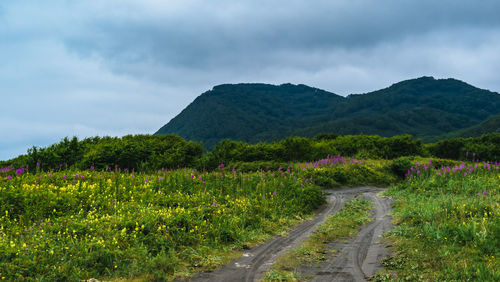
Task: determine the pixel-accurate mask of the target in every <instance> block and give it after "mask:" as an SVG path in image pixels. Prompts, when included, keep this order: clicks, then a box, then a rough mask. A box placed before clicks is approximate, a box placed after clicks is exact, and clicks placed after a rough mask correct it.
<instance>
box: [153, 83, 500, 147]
mask: <svg viewBox="0 0 500 282" xmlns="http://www.w3.org/2000/svg"><path fill="white" fill-rule="evenodd" d="M499 109H500V95H499V94H498V93H493V92H490V91H487V90H481V89H478V88H475V87H473V86H471V85H469V84H466V83H464V82H462V81H458V80H454V79H439V80H436V79H434V78H432V77H422V78H418V79H412V80H407V81H403V82H399V83H396V84H394V85H392V86H390V87H388V88H385V89H382V90H378V91H375V92H371V93H367V94H360V95H350V96H348V97H346V98H344V97H342V96H339V95H335V94H333V93H329V92H326V91H323V90H320V89H316V88H312V87H309V86H305V85H292V84H283V85H279V86H275V85H267V84H235V85H220V86H216V87H214V88H213V89H212V90H210V91H208V92H205V93H203V94H202V95H201V96H199V97H198V98H196V99H195V100H194V101H193V102H192V103H191V104H190V105H189V106H188V107H187V108H186V109H184V110H183V111H182V112H181V113H180V114H179V115H178V116H176V117H175V118H173V119H172V120H171V121H170V122H169V123H167V124H166V125H165V126H163V127H162V128H161V129H159V130H158V132H156V134H168V133H173V134H177V135H180V136H182V137H184V138H186V139H189V140H195V141H201V142H203V144H204V146H205V147H206V148H208V149H211V148H212V147H213V146H215V145H216V144H217V143H218V142H219V141H221V140H223V139H231V140H238V141H244V142H249V143H257V142H260V141H265V142H270V141H274V140H279V139H283V138H286V137H288V136H304V137H313V136H315V135H317V134H319V133H322V132H328V133H335V134H341V135H346V134H376V135H380V136H386V137H389V136H394V135H400V134H411V135H413V136H415V137H418V138H422V140H424V141H426V142H427V141H436V140H437V136H441V135H442V134H444V133H450V132H455V131H457V130H461V129H465V128H469V127H471V126H475V125H478V124H479V123H481V122H483V121H485V120H486V119H488V118H490V117H492V116H494V115H497V114H499ZM481 128H482V130H485V131H483V132H481V134H483V133H489V132H494V131H495V130H498V128H494V127H490V126H481ZM490 129H491V130H492V131H489V130H490ZM459 136H462V135H454V136H453V137H459Z"/></svg>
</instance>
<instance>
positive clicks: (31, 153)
mask: <svg viewBox="0 0 500 282" xmlns="http://www.w3.org/2000/svg"><path fill="white" fill-rule="evenodd" d="M499 144H500V133H490V134H485V135H483V136H480V137H471V138H452V139H445V140H440V141H438V142H436V143H431V144H423V143H422V141H421V140H420V139H415V138H413V137H412V136H410V135H399V136H393V137H380V136H377V135H346V136H339V135H336V134H319V135H317V136H316V137H314V138H305V137H288V138H285V139H282V140H279V141H275V142H268V143H265V142H261V143H257V144H249V143H245V142H241V141H234V140H228V139H226V140H223V141H220V142H219V143H218V144H217V145H216V146H215V147H214V148H213V150H212V151H206V150H205V149H204V146H203V143H202V142H195V141H186V140H184V139H183V138H181V137H179V136H177V135H172V134H169V135H127V136H124V137H91V138H85V139H83V140H78V138H77V137H73V138H67V137H66V138H64V139H62V140H61V141H60V142H59V143H55V144H53V145H50V146H48V147H45V148H41V147H35V146H34V147H32V148H30V149H28V151H27V153H26V154H24V155H20V156H18V157H16V158H14V159H11V160H8V161H1V162H0V167H6V166H13V167H16V168H18V167H24V168H26V169H28V170H31V171H34V170H36V169H42V170H51V169H54V170H58V169H67V168H70V167H75V168H79V169H88V168H93V169H115V168H120V169H125V168H126V169H129V170H132V169H134V170H141V171H145V170H155V169H161V168H165V169H174V168H179V167H193V168H199V169H213V168H216V167H217V166H219V165H220V164H221V163H224V164H232V163H242V162H243V163H248V162H263V161H267V162H279V163H286V162H303V161H313V160H317V159H321V158H325V157H326V156H328V155H330V156H331V155H342V156H344V157H355V158H359V159H361V158H367V159H396V158H399V157H404V156H424V157H425V156H432V157H439V158H446V159H453V160H466V159H467V160H471V159H473V158H474V159H480V160H487V161H497V160H500V145H499Z"/></svg>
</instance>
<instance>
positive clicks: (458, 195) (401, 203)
mask: <svg viewBox="0 0 500 282" xmlns="http://www.w3.org/2000/svg"><path fill="white" fill-rule="evenodd" d="M385 193H386V195H387V196H391V197H394V198H395V201H394V223H395V229H394V230H393V231H392V232H390V233H389V234H388V235H387V236H386V237H387V239H388V240H389V241H390V242H392V245H393V246H394V250H395V256H393V257H389V258H387V259H385V260H384V261H383V263H384V265H385V267H386V269H384V270H382V271H381V272H379V273H377V274H376V275H375V276H374V277H373V280H374V281H390V280H410V281H500V260H499V257H500V220H499V218H500V164H498V163H486V162H483V163H480V162H477V161H476V162H470V163H462V164H459V165H455V166H453V167H446V166H443V167H440V166H437V167H436V168H434V165H433V164H432V163H427V162H424V164H422V163H420V164H416V165H415V166H414V167H413V168H412V169H410V171H409V173H408V174H407V179H406V181H404V182H402V183H400V184H398V185H395V186H393V187H391V188H390V189H389V190H387V191H386V192H385Z"/></svg>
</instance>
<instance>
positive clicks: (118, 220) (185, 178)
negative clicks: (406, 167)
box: [0, 156, 393, 280]
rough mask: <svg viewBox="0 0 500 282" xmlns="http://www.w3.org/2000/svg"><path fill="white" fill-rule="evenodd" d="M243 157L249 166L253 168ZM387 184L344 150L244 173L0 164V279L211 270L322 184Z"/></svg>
mask: <svg viewBox="0 0 500 282" xmlns="http://www.w3.org/2000/svg"><path fill="white" fill-rule="evenodd" d="M251 166H252V164H249V166H247V167H251ZM352 175H358V177H357V181H358V182H357V183H356V184H359V185H362V184H376V183H377V182H379V183H381V185H383V184H384V183H387V182H388V181H390V180H389V179H390V178H391V177H393V176H392V175H391V173H390V169H389V168H388V162H387V161H382V162H381V161H364V160H363V161H361V160H355V159H346V158H342V157H340V156H336V157H330V158H327V159H324V160H320V161H317V162H312V163H301V164H288V165H287V168H286V169H282V168H280V167H278V168H269V167H264V168H263V169H258V170H256V171H253V172H252V171H249V172H241V171H239V170H237V169H234V168H230V167H225V166H224V165H223V164H221V165H220V166H219V168H218V169H217V170H215V171H212V172H201V171H196V170H195V169H177V170H158V171H155V172H153V173H137V172H134V171H127V170H125V171H123V170H120V169H118V168H115V169H114V170H105V171H97V170H94V169H93V168H90V169H88V170H84V171H76V170H62V171H48V172H47V171H41V170H37V171H36V172H34V173H29V172H27V171H26V170H24V169H22V168H21V169H14V168H12V167H6V168H3V169H1V170H0V202H1V203H2V205H1V206H0V278H1V279H6V280H13V279H21V280H22V279H38V280H66V279H69V280H79V279H80V280H81V279H89V278H99V279H120V278H126V279H135V278H138V279H144V280H151V279H174V278H176V277H187V276H190V275H192V274H193V273H194V272H196V271H200V270H206V269H213V268H215V267H217V266H220V265H222V264H224V263H227V262H228V261H229V260H230V259H231V258H234V257H235V256H238V255H239V252H238V250H241V249H245V248H247V247H249V246H250V245H252V244H256V243H258V242H262V241H263V240H265V239H268V238H269V237H270V236H273V235H276V234H279V233H281V232H283V231H285V230H287V229H289V228H290V227H291V226H292V225H294V224H296V223H298V222H299V221H301V220H303V219H304V218H306V217H307V216H309V215H310V214H311V213H312V212H313V211H314V210H315V209H316V208H317V207H319V206H320V205H321V204H323V203H324V202H325V198H324V197H323V195H322V192H321V186H328V187H332V186H340V185H346V184H352V183H355V181H354V180H352V179H351V178H352V177H351V176H352Z"/></svg>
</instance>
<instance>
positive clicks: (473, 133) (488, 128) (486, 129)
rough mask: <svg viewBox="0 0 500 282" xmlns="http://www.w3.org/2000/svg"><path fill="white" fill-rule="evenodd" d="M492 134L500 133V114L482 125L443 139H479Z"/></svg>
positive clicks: (454, 133) (447, 135) (451, 134)
mask: <svg viewBox="0 0 500 282" xmlns="http://www.w3.org/2000/svg"><path fill="white" fill-rule="evenodd" d="M492 132H500V114H498V115H495V116H493V117H490V118H488V119H487V120H485V121H483V122H481V123H480V124H477V125H474V126H471V127H468V128H465V129H460V130H457V131H454V132H451V133H448V134H446V135H444V136H443V137H442V138H457V137H478V136H481V135H483V134H487V133H492Z"/></svg>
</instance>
